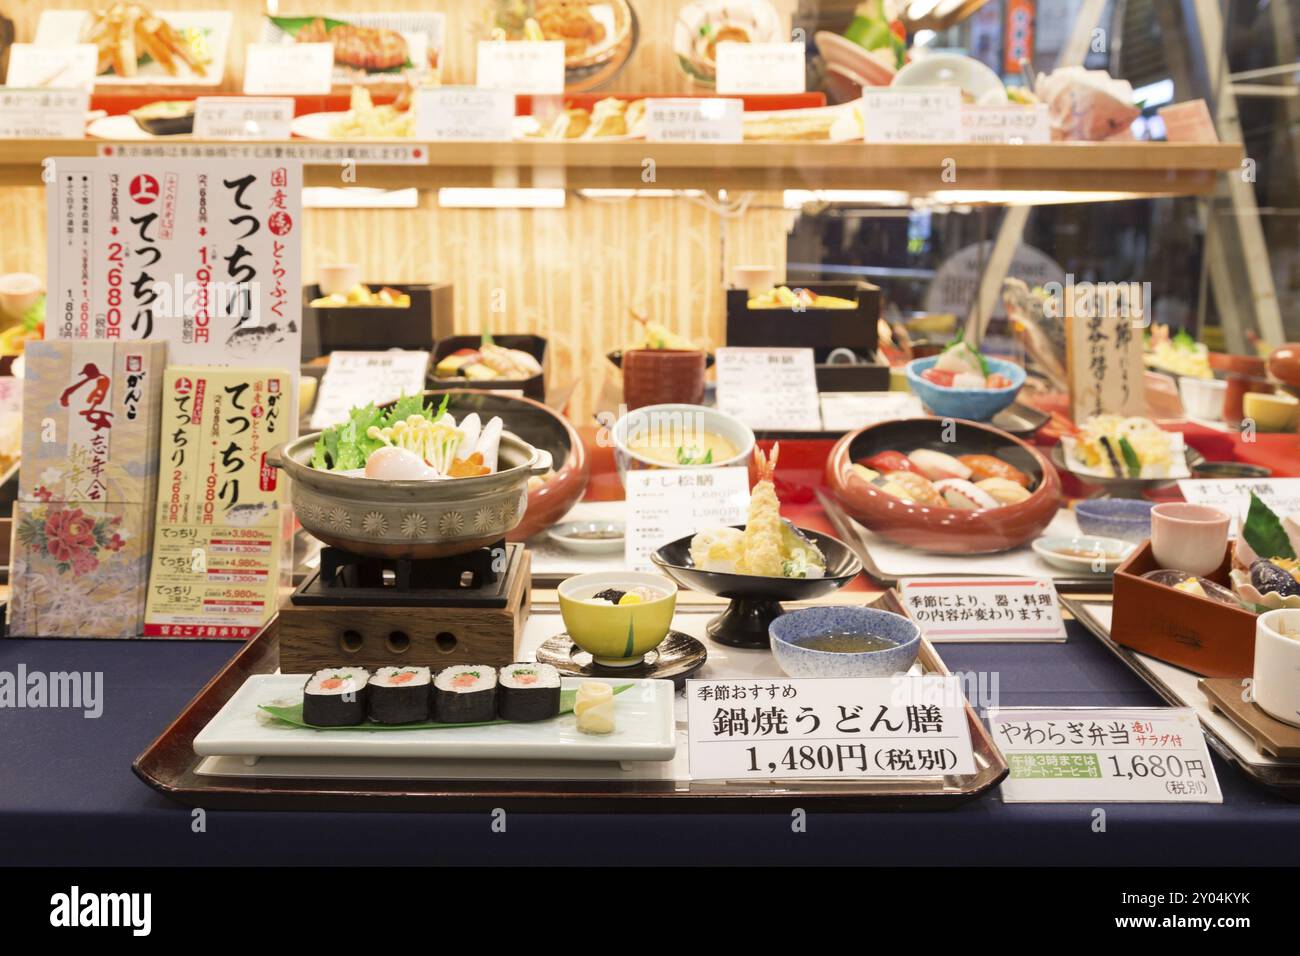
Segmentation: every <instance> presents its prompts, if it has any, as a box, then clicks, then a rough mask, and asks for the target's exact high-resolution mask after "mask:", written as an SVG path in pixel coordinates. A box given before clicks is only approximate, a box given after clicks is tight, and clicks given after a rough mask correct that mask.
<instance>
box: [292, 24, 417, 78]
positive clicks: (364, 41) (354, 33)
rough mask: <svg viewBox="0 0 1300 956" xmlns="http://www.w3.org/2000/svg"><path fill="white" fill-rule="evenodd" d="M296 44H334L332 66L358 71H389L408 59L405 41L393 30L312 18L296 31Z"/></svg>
mask: <svg viewBox="0 0 1300 956" xmlns="http://www.w3.org/2000/svg"><path fill="white" fill-rule="evenodd" d="M295 39H296V40H297V41H298V42H299V43H332V44H334V62H335V63H338V64H341V65H342V66H350V67H354V68H356V69H359V70H393V69H397V68H398V67H401V66H405V65H406V63H407V62H408V60H409V58H410V54H409V51H408V50H407V46H406V38H405V37H403V36H402V35H401V34H400V33H398V32H397V31H396V30H384V29H381V28H379V27H359V26H354V25H353V24H351V23H342V24H334V25H330V24H327V23H326V22H325V20H324V18H323V17H316V18H315V19H314V20H312V21H311V23H309V24H307V25H306V26H305V27H303V28H302V29H301V30H299V31H298V35H297V37H296V38H295Z"/></svg>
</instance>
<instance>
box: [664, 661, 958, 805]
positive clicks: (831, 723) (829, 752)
mask: <svg viewBox="0 0 1300 956" xmlns="http://www.w3.org/2000/svg"><path fill="white" fill-rule="evenodd" d="M964 700H965V699H964V697H963V696H962V692H961V686H960V683H959V682H958V680H957V678H955V677H951V676H940V675H925V676H903V675H899V676H897V677H874V678H859V679H839V678H825V679H790V678H759V679H746V680H730V681H722V680H719V681H711V680H691V681H687V682H686V706H687V734H688V740H689V747H690V767H691V777H692V778H693V779H697V780H701V779H703V780H730V779H740V778H754V777H768V778H785V777H808V778H822V777H942V776H946V775H949V774H970V773H974V772H975V758H974V754H973V753H972V751H971V741H970V727H969V725H968V723H967V718H966V712H965V704H964Z"/></svg>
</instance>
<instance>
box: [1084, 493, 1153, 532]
mask: <svg viewBox="0 0 1300 956" xmlns="http://www.w3.org/2000/svg"><path fill="white" fill-rule="evenodd" d="M1154 505H1155V502H1152V501H1144V500H1142V499H1141V498H1089V499H1088V500H1086V501H1080V502H1079V503H1078V504H1077V505H1075V506H1074V519H1075V521H1077V522H1078V524H1079V530H1080V531H1082V532H1083V533H1084V534H1091V535H1096V536H1097V537H1100V538H1120V539H1121V540H1124V541H1133V542H1135V543H1136V542H1138V541H1145V540H1146V539H1147V538H1149V537H1151V509H1152V507H1154Z"/></svg>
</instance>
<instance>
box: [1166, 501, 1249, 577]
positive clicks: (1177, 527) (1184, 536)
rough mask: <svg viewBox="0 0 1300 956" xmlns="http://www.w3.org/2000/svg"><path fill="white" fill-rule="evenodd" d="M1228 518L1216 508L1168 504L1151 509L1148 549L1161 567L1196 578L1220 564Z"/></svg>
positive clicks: (1183, 503)
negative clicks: (1192, 575) (1149, 548)
mask: <svg viewBox="0 0 1300 956" xmlns="http://www.w3.org/2000/svg"><path fill="white" fill-rule="evenodd" d="M1230 524H1232V519H1231V518H1230V517H1229V516H1228V515H1227V514H1226V513H1225V512H1222V511H1220V510H1219V509H1218V508H1211V507H1210V506H1209V505H1193V504H1188V503H1187V502H1185V501H1170V502H1166V503H1165V504H1162V505H1156V506H1155V507H1154V508H1152V509H1151V550H1152V551H1153V552H1154V553H1155V556H1156V563H1157V564H1159V565H1160V567H1162V568H1168V569H1170V570H1173V571H1185V572H1186V573H1188V574H1194V575H1196V576H1198V577H1204V576H1206V575H1209V574H1212V573H1213V572H1214V571H1215V570H1217V569H1218V567H1219V565H1221V564H1222V563H1223V553H1224V549H1225V548H1226V547H1227V546H1228V526H1229V525H1230Z"/></svg>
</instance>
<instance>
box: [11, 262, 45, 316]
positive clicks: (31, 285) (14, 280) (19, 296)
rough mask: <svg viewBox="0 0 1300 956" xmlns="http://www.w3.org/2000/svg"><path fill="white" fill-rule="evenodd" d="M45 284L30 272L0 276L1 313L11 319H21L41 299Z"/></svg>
mask: <svg viewBox="0 0 1300 956" xmlns="http://www.w3.org/2000/svg"><path fill="white" fill-rule="evenodd" d="M44 291H45V284H44V283H43V282H42V281H41V277H40V276H37V275H32V274H31V273H30V272H10V273H8V274H7V275H2V276H0V312H4V314H5V315H7V316H9V317H10V318H11V319H21V318H22V317H23V316H24V315H25V314H26V313H27V310H28V309H30V308H31V307H32V306H33V305H35V304H36V300H37V299H39V298H40V297H41V294H42V293H43V292H44Z"/></svg>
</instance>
